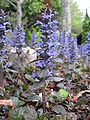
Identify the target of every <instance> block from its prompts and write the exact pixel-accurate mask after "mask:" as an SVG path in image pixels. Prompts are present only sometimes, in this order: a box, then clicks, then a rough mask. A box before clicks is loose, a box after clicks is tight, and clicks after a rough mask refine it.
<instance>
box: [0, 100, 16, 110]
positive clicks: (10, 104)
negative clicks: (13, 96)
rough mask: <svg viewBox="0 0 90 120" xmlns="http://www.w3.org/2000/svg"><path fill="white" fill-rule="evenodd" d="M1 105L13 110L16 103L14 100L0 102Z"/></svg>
mask: <svg viewBox="0 0 90 120" xmlns="http://www.w3.org/2000/svg"><path fill="white" fill-rule="evenodd" d="M0 105H9V106H11V107H12V109H13V108H14V103H13V102H12V100H0Z"/></svg>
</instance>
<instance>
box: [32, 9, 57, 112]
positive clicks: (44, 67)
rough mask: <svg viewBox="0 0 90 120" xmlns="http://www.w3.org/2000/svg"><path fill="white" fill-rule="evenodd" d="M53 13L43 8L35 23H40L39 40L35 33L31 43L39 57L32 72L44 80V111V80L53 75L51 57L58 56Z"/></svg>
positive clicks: (55, 24) (44, 106)
mask: <svg viewBox="0 0 90 120" xmlns="http://www.w3.org/2000/svg"><path fill="white" fill-rule="evenodd" d="M53 16H54V15H53V14H52V10H51V9H49V10H48V9H47V8H46V9H45V12H44V13H42V19H41V21H39V20H37V22H36V24H35V25H37V24H38V25H40V26H41V28H40V32H41V33H42V35H40V40H39V42H37V39H35V38H36V37H35V35H32V36H34V39H33V38H32V40H33V43H34V44H33V43H32V44H33V45H35V48H36V47H37V48H38V49H36V52H37V53H38V54H39V58H40V59H38V60H37V62H36V68H37V70H36V71H34V72H33V73H32V76H33V77H34V78H37V79H39V80H43V81H44V96H43V112H44V113H45V112H46V102H45V80H46V79H47V78H49V77H51V76H52V75H53V69H52V68H53V67H55V64H54V63H53V62H52V59H53V58H56V57H57V56H58V54H59V53H58V52H57V48H58V46H59V44H58V36H57V29H58V26H57V25H58V22H57V21H56V20H53Z"/></svg>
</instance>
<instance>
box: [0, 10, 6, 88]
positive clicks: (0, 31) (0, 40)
mask: <svg viewBox="0 0 90 120" xmlns="http://www.w3.org/2000/svg"><path fill="white" fill-rule="evenodd" d="M4 23H5V16H4V14H3V11H2V9H1V10H0V85H1V86H2V85H3V55H4V50H3V47H4V35H5V25H4Z"/></svg>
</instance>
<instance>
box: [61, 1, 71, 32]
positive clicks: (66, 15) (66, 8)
mask: <svg viewBox="0 0 90 120" xmlns="http://www.w3.org/2000/svg"><path fill="white" fill-rule="evenodd" d="M61 7H62V29H63V30H66V31H67V33H71V12H70V0H61Z"/></svg>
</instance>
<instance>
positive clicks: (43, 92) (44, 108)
mask: <svg viewBox="0 0 90 120" xmlns="http://www.w3.org/2000/svg"><path fill="white" fill-rule="evenodd" d="M43 82H44V87H43V90H42V98H43V113H46V99H45V87H46V83H45V79H44V80H43Z"/></svg>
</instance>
